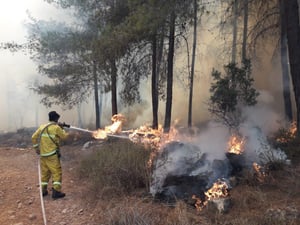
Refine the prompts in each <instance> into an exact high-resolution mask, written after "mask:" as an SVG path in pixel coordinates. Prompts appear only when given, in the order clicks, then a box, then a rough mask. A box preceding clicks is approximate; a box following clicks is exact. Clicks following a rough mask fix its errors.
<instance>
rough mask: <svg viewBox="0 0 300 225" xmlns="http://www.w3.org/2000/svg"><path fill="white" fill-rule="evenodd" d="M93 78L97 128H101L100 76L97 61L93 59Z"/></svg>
mask: <svg viewBox="0 0 300 225" xmlns="http://www.w3.org/2000/svg"><path fill="white" fill-rule="evenodd" d="M93 78H94V96H95V112H96V129H99V128H100V112H99V95H98V76H97V66H96V61H93Z"/></svg>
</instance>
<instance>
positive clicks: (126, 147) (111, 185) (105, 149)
mask: <svg viewBox="0 0 300 225" xmlns="http://www.w3.org/2000/svg"><path fill="white" fill-rule="evenodd" d="M148 159H149V151H146V150H145V149H144V147H143V146H140V145H136V144H133V143H132V142H130V141H124V140H119V141H116V140H113V141H111V142H110V141H107V142H105V143H103V145H102V146H101V148H100V149H97V151H96V152H95V153H93V154H92V155H90V156H89V157H88V158H86V159H85V160H83V161H82V162H81V166H80V171H79V172H80V175H81V177H82V178H87V179H88V180H89V181H91V183H92V184H93V186H92V189H93V190H94V191H95V192H96V193H98V194H97V196H98V197H101V196H104V195H107V194H109V196H112V195H121V194H124V193H131V192H132V191H133V190H136V189H138V188H147V187H148V183H149V173H148V169H147V161H148ZM112 190H113V191H112ZM106 191H108V192H109V193H104V192H106ZM99 195H100V196H99Z"/></svg>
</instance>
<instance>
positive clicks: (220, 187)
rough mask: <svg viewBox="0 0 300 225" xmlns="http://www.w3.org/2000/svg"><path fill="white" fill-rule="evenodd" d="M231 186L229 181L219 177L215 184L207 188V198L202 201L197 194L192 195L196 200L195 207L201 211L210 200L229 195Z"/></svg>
mask: <svg viewBox="0 0 300 225" xmlns="http://www.w3.org/2000/svg"><path fill="white" fill-rule="evenodd" d="M228 190H229V187H228V185H227V183H226V182H225V181H223V180H221V179H218V180H217V181H216V182H215V183H214V184H213V186H212V187H211V188H210V189H209V190H207V191H206V192H205V193H204V194H205V200H204V201H202V200H201V199H200V198H198V197H197V196H196V195H193V196H192V199H194V200H196V202H195V204H194V205H195V207H196V209H197V210H199V211H201V210H202V209H203V208H204V207H205V206H206V205H207V204H208V202H209V201H212V200H215V199H220V198H226V197H228V196H229V191H228Z"/></svg>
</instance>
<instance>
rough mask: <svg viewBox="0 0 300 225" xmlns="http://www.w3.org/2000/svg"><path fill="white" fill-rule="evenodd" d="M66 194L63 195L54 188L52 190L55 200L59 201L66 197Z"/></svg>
mask: <svg viewBox="0 0 300 225" xmlns="http://www.w3.org/2000/svg"><path fill="white" fill-rule="evenodd" d="M65 196H66V194H65V193H62V192H60V191H57V190H55V189H54V188H52V198H53V199H58V198H63V197H65Z"/></svg>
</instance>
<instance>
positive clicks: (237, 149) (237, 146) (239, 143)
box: [228, 135, 245, 155]
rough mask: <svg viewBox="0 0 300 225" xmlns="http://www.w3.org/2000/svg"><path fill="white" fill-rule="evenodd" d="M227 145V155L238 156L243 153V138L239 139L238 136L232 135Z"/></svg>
mask: <svg viewBox="0 0 300 225" xmlns="http://www.w3.org/2000/svg"><path fill="white" fill-rule="evenodd" d="M228 145H229V149H228V152H229V153H234V154H237V155H240V154H242V153H243V152H244V145H245V140H244V138H241V137H240V136H238V135H232V136H231V137H230V140H229V142H228Z"/></svg>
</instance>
